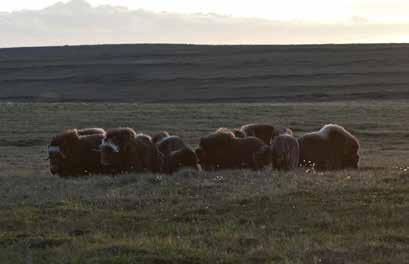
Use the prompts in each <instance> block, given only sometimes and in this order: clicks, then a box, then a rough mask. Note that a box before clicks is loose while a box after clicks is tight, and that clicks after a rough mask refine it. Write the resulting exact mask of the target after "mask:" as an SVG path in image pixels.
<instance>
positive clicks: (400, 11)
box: [0, 0, 409, 23]
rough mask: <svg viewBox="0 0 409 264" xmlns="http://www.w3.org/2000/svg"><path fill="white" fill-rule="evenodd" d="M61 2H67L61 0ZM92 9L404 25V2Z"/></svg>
mask: <svg viewBox="0 0 409 264" xmlns="http://www.w3.org/2000/svg"><path fill="white" fill-rule="evenodd" d="M56 2H59V1H58V0H13V1H8V0H6V1H5V0H1V1H0V11H6V12H10V11H18V10H23V9H33V10H38V9H43V8H45V7H47V6H50V5H52V4H55V3H56ZM61 2H67V0H63V1H61ZM88 2H89V3H90V4H92V5H93V6H98V5H115V6H124V7H128V8H129V9H139V8H142V9H146V10H151V11H156V12H161V11H167V12H177V13H217V14H222V15H231V16H238V17H259V18H266V19H271V20H305V21H318V22H323V23H332V22H339V21H346V20H348V19H351V18H352V17H359V18H364V19H368V20H370V21H374V22H382V23H393V22H396V21H408V20H409V17H408V16H407V14H408V13H409V1H407V0H286V1H282V0H252V1H248V0H246V1H242V0H206V1H200V2H199V1H194V0H88Z"/></svg>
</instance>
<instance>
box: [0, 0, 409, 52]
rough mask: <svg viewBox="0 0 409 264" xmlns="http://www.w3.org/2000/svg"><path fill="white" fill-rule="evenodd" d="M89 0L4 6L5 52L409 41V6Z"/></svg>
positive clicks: (1, 43)
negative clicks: (51, 47)
mask: <svg viewBox="0 0 409 264" xmlns="http://www.w3.org/2000/svg"><path fill="white" fill-rule="evenodd" d="M84 1H85V0H72V1H71V2H70V1H68V0H64V1H60V2H58V1H56V0H12V1H8V0H7V1H0V35H2V38H0V47H14V46H33V45H34V46H45V45H65V44H68V45H77V44H103V43H151V42H155V43H195V44H306V43H313V44H315V43H317V44H319V43H374V42H409V36H408V35H409V34H406V32H409V16H408V15H407V14H408V13H409V1H408V0H336V1H335V0H285V1H284V0H251V1H249V0H246V1H243V0H236V1H234V0H206V1H198V0H88V1H87V2H88V3H87V2H84ZM57 2H58V3H57ZM119 6H120V7H124V8H118V7H119Z"/></svg>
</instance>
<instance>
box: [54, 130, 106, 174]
mask: <svg viewBox="0 0 409 264" xmlns="http://www.w3.org/2000/svg"><path fill="white" fill-rule="evenodd" d="M104 136H105V131H104V130H103V129H82V130H77V129H71V130H67V131H65V132H63V133H60V134H58V135H56V136H55V137H54V138H53V139H52V140H51V143H50V145H49V146H48V156H49V160H50V172H51V173H52V174H53V175H54V174H57V175H60V176H61V177H69V176H81V175H89V174H98V173H104V169H103V166H102V165H101V163H100V159H101V157H100V152H99V145H100V144H101V143H102V140H103V138H104Z"/></svg>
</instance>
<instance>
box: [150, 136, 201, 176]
mask: <svg viewBox="0 0 409 264" xmlns="http://www.w3.org/2000/svg"><path fill="white" fill-rule="evenodd" d="M157 146H158V149H159V151H160V152H161V153H162V154H163V156H164V163H163V167H162V172H164V173H168V174H171V173H174V172H176V171H177V170H179V169H181V168H194V169H197V170H201V167H200V165H199V159H198V157H197V156H196V153H195V152H194V151H193V149H192V148H190V147H189V146H187V145H186V144H185V143H184V142H183V140H182V139H181V138H180V137H178V136H168V137H165V138H162V140H161V141H159V142H158V143H157Z"/></svg>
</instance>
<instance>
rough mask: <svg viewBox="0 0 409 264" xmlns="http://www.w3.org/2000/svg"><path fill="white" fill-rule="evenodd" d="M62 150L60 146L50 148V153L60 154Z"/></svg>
mask: <svg viewBox="0 0 409 264" xmlns="http://www.w3.org/2000/svg"><path fill="white" fill-rule="evenodd" d="M60 152H61V148H60V147H58V146H48V153H60Z"/></svg>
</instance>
